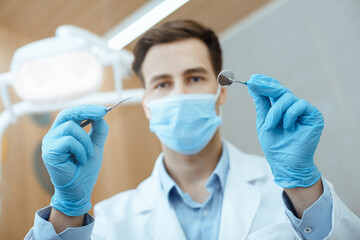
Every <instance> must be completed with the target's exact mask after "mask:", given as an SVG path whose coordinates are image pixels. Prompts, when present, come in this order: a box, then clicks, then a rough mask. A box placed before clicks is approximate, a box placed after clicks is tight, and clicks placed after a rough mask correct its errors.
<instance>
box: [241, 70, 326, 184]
mask: <svg viewBox="0 0 360 240" xmlns="http://www.w3.org/2000/svg"><path fill="white" fill-rule="evenodd" d="M247 86H248V91H249V93H250V95H251V96H252V97H253V99H254V102H255V106H256V112H257V117H256V128H257V134H258V137H259V141H260V145H261V148H262V149H263V151H264V154H265V156H266V159H267V161H268V162H269V164H270V168H271V170H272V173H273V175H274V182H275V183H276V184H278V185H279V186H281V187H283V188H294V187H309V186H312V185H313V184H315V183H316V182H317V181H318V180H319V179H320V176H321V174H320V172H319V170H318V169H317V168H316V166H315V164H314V160H313V157H314V153H315V150H316V147H317V145H318V143H319V140H320V135H321V132H322V129H323V127H324V119H323V117H322V115H321V113H320V112H319V111H318V110H317V109H316V108H315V107H314V106H312V105H310V104H309V103H308V102H306V101H305V100H302V99H299V98H297V97H296V96H295V95H294V94H293V93H291V92H290V91H289V90H288V89H287V88H285V87H284V86H282V85H281V84H280V83H279V82H278V81H277V80H275V79H273V78H271V77H268V76H265V75H261V74H256V75H252V76H251V77H250V80H249V81H247Z"/></svg>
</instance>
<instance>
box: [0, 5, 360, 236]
mask: <svg viewBox="0 0 360 240" xmlns="http://www.w3.org/2000/svg"><path fill="white" fill-rule="evenodd" d="M146 2H147V1H146V0H137V1H124V0H103V1H98V0H74V1H48V0H2V1H0V72H7V71H8V70H9V65H10V61H11V57H12V55H13V53H14V51H15V50H16V49H17V48H19V47H20V46H22V45H24V44H27V43H30V42H32V41H36V40H39V39H42V38H46V37H51V36H53V35H54V31H55V29H56V27H58V26H59V25H63V24H74V25H77V26H80V27H83V28H85V29H88V30H90V31H92V32H94V33H96V34H98V35H100V36H101V35H104V34H105V33H106V32H107V31H109V30H110V29H111V28H112V27H113V26H115V25H116V24H117V23H118V22H120V21H121V20H122V19H123V18H125V17H126V16H127V15H129V14H130V13H131V12H133V11H134V10H136V9H137V8H138V7H139V6H141V5H142V4H144V3H146ZM180 18H187V19H194V20H197V21H200V22H203V23H204V24H206V25H209V26H211V27H212V28H213V29H214V30H215V31H216V32H217V33H219V34H220V36H221V42H222V43H223V50H224V61H225V64H224V68H226V69H230V70H232V71H234V72H235V76H236V78H238V79H239V80H247V79H248V77H249V76H250V75H251V74H253V73H264V74H268V75H270V76H273V77H275V78H277V79H278V80H280V81H281V82H282V83H283V84H284V85H285V86H286V87H288V88H290V89H291V90H292V91H293V92H294V93H295V94H296V95H298V96H299V97H301V98H305V99H307V100H308V101H309V102H310V103H312V104H313V105H315V106H318V107H319V109H320V111H321V112H322V113H323V115H324V117H325V122H326V126H325V130H324V134H323V137H322V139H321V142H320V145H319V148H318V151H317V154H316V160H315V161H316V163H317V165H318V166H319V168H320V170H321V172H322V173H323V175H324V176H325V177H326V178H328V179H329V180H330V181H331V182H332V183H333V184H334V186H335V187H336V190H337V192H338V194H339V195H340V197H341V198H342V199H343V200H344V201H345V203H347V204H348V206H349V207H350V208H351V209H352V210H353V211H354V212H355V213H356V214H357V215H358V216H359V215H360V206H359V203H358V199H359V194H360V187H359V186H358V184H357V183H358V182H359V178H360V177H359V175H358V174H357V172H358V171H359V167H360V166H359V165H360V163H359V159H360V158H359V155H360V152H359V151H360V150H359V149H360V148H359V147H358V146H359V143H360V141H359V140H360V139H359V138H360V132H359V128H358V127H357V125H356V124H357V120H358V119H359V104H360V101H359V97H358V95H357V94H356V93H357V92H356V90H358V89H359V80H360V78H359V73H358V72H357V71H356V70H357V68H358V66H359V63H360V61H359V58H360V50H359V44H358V43H359V42H360V41H359V40H360V39H359V38H360V30H359V26H360V25H359V22H360V21H359V20H360V19H359V18H360V6H359V2H358V1H357V0H344V1H336V0H328V1H325V0H316V1H310V0H303V1H296V0H285V1H284V0H281V1H269V0H224V1H217V0H191V1H190V2H189V3H187V4H185V5H184V6H183V7H182V8H180V9H179V10H177V11H176V12H174V13H173V14H172V15H170V16H169V17H167V18H166V19H165V20H164V21H167V20H173V19H180ZM126 48H127V49H128V50H132V48H133V44H130V45H129V46H127V47H126ZM111 79H112V75H111V72H110V71H106V72H105V81H104V85H103V87H102V90H109V89H112V88H113V85H112V81H111ZM124 87H125V88H135V87H140V84H139V82H138V80H137V79H135V78H131V79H128V80H126V81H125V82H124ZM12 97H13V100H14V101H17V100H18V98H17V96H16V94H15V93H13V94H12ZM0 110H1V111H2V110H3V107H2V106H0ZM56 114H57V113H56V112H55V113H50V114H44V115H37V116H28V117H22V118H20V119H19V121H18V122H17V123H16V125H12V126H11V127H10V128H9V129H8V131H7V133H6V135H5V136H4V139H3V140H5V141H4V142H5V145H4V147H3V149H4V150H5V153H3V162H2V164H3V165H2V166H3V169H2V179H1V181H0V196H1V211H0V239H22V238H23V237H24V236H25V234H26V233H27V232H28V231H29V229H30V228H31V226H32V224H33V219H34V213H35V212H36V210H38V209H40V208H42V207H44V206H47V205H48V204H49V202H50V197H51V195H52V191H53V189H52V187H51V184H50V181H49V178H48V176H47V174H46V170H45V169H44V166H43V164H42V160H41V152H40V146H41V145H40V144H41V139H42V137H43V136H44V135H45V133H46V132H47V130H48V129H49V128H50V126H51V124H52V121H53V119H54V118H55V116H56ZM223 117H224V124H223V127H222V132H223V135H224V137H225V138H227V139H228V140H230V141H231V142H233V143H234V144H235V145H237V146H238V147H239V148H240V149H242V150H243V151H245V152H250V153H256V154H260V155H262V151H261V149H260V146H259V143H258V140H257V136H256V131H255V108H254V105H253V102H252V99H251V98H250V96H249V94H248V92H247V89H246V88H244V87H243V86H233V87H231V88H230V89H229V99H228V103H227V105H226V106H225V107H224V109H223ZM106 120H107V122H108V123H109V125H110V129H111V130H110V133H109V136H108V139H107V143H106V147H105V152H104V161H103V166H102V170H101V172H100V175H99V179H98V182H97V184H96V186H95V189H94V194H93V197H92V202H93V204H95V203H97V202H99V201H101V200H103V199H105V198H107V197H110V196H112V195H114V194H116V193H118V192H120V191H124V190H126V189H130V188H134V187H136V186H137V184H138V183H140V182H141V181H142V180H143V179H145V178H146V177H147V176H148V175H150V174H151V171H152V167H153V163H154V161H155V159H156V157H157V155H158V154H159V152H160V147H159V143H158V141H157V139H156V137H155V136H154V135H153V134H151V133H150V132H149V130H148V122H147V121H146V119H145V116H144V114H143V110H142V108H141V106H140V105H129V106H121V107H119V108H118V109H117V110H116V111H114V112H112V113H111V114H110V115H109V116H107V117H106Z"/></svg>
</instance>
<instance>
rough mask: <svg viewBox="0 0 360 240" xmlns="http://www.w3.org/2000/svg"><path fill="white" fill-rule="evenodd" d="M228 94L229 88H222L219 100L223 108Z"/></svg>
mask: <svg viewBox="0 0 360 240" xmlns="http://www.w3.org/2000/svg"><path fill="white" fill-rule="evenodd" d="M227 93H228V88H227V87H221V89H220V95H219V100H218V101H219V104H220V106H222V105H224V104H225V103H226V99H227Z"/></svg>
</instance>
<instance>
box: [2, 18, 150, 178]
mask: <svg viewBox="0 0 360 240" xmlns="http://www.w3.org/2000/svg"><path fill="white" fill-rule="evenodd" d="M132 61H133V55H132V54H131V53H130V52H128V51H126V50H124V49H121V50H119V51H118V50H117V51H115V50H113V49H112V48H110V47H109V46H108V43H107V41H106V40H105V39H103V38H101V37H99V36H97V35H95V34H93V33H91V32H89V31H86V30H84V29H81V28H78V27H75V26H71V25H64V26H60V27H59V28H57V30H56V34H55V36H54V37H51V38H46V39H43V40H39V41H36V42H33V43H30V44H27V45H25V46H23V47H21V48H19V49H17V50H16V52H15V54H14V56H13V58H12V61H11V65H10V71H9V72H7V73H2V74H0V93H1V99H2V102H3V105H4V107H5V109H4V111H3V112H1V113H0V179H1V141H2V137H3V135H4V133H5V131H6V129H7V127H8V126H9V125H10V123H15V122H16V120H17V119H18V118H19V117H20V116H22V115H29V114H39V113H48V112H52V111H58V110H60V109H63V108H67V107H70V106H75V105H81V104H99V105H111V104H114V103H116V102H118V101H119V100H121V99H124V98H128V97H133V98H132V99H131V100H129V101H126V102H125V103H124V104H129V103H137V102H140V99H141V98H140V97H141V95H142V93H143V89H126V90H123V88H122V80H123V79H124V77H127V76H129V75H130V74H131V63H132ZM107 66H110V67H112V71H113V81H114V90H113V91H106V92H99V89H100V87H101V85H102V82H103V69H104V67H107ZM10 86H11V87H13V88H14V90H15V92H16V94H17V95H18V96H19V98H20V99H21V101H19V102H16V103H13V102H12V101H11V99H10V95H9V91H8V90H9V89H8V88H9V87H10Z"/></svg>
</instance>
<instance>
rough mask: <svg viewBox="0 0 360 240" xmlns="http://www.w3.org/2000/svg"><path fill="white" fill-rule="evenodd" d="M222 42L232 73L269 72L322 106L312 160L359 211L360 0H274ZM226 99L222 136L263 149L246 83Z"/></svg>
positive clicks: (248, 147) (243, 75)
mask: <svg viewBox="0 0 360 240" xmlns="http://www.w3.org/2000/svg"><path fill="white" fill-rule="evenodd" d="M221 42H222V46H223V50H224V68H225V69H230V70H232V71H234V74H235V79H238V80H248V79H249V76H250V75H251V74H254V73H261V74H266V75H269V76H272V77H274V78H276V79H278V80H279V81H280V82H281V83H282V84H283V85H285V86H286V87H287V88H289V89H290V90H291V91H292V92H293V93H294V94H295V95H297V96H298V97H300V98H303V99H306V100H307V101H308V102H310V103H311V104H312V105H314V106H316V107H318V109H319V110H320V112H321V113H322V114H323V116H324V119H325V128H324V131H323V135H322V137H321V140H320V144H319V146H318V149H317V151H316V155H315V163H316V164H317V166H318V167H319V169H320V171H321V172H322V174H323V177H325V178H327V179H328V180H330V181H331V182H332V183H333V185H334V187H335V190H336V192H337V193H338V195H340V197H341V198H342V199H343V201H344V202H345V203H346V204H347V206H348V207H349V208H350V209H351V210H352V211H354V212H355V214H357V215H358V216H360V203H359V199H360V185H359V183H360V174H359V171H360V127H359V119H360V95H359V90H360V71H359V67H360V44H359V43H360V2H359V1H357V0H346V1H337V0H316V1H312V0H303V1H276V2H273V3H272V4H269V5H268V6H266V7H264V8H262V9H260V10H259V11H257V12H255V13H253V14H252V15H251V16H249V17H248V18H247V19H245V20H243V21H240V22H238V23H237V24H234V25H233V26H232V27H231V28H229V29H228V30H227V31H226V32H224V33H222V35H221ZM227 101H228V102H227V104H226V105H225V106H224V109H223V116H224V123H223V127H222V132H223V136H225V137H226V138H227V139H229V140H230V141H231V142H233V143H234V144H235V145H236V146H238V147H239V148H240V149H242V150H243V151H245V152H250V153H255V154H260V155H263V153H262V150H261V148H260V145H259V144H258V139H257V136H256V127H255V117H256V112H255V107H254V106H255V105H254V103H253V100H252V98H251V97H250V95H249V94H248V91H247V89H246V88H245V87H244V86H243V85H233V86H232V87H230V88H229V97H228V100H227Z"/></svg>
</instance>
